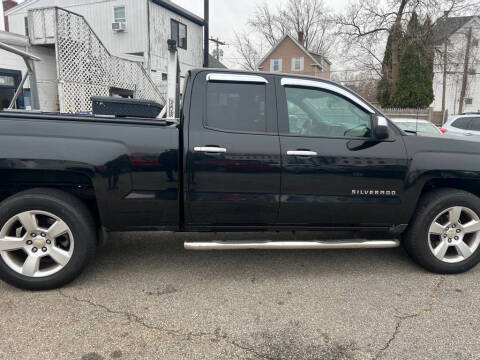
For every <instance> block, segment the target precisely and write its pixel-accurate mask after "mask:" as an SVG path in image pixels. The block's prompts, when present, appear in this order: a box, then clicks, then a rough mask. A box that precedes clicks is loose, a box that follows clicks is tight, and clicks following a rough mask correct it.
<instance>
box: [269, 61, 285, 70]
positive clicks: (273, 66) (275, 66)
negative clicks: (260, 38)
mask: <svg viewBox="0 0 480 360" xmlns="http://www.w3.org/2000/svg"><path fill="white" fill-rule="evenodd" d="M278 71H282V59H271V60H270V72H278Z"/></svg>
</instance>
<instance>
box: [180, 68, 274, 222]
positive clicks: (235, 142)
mask: <svg viewBox="0 0 480 360" xmlns="http://www.w3.org/2000/svg"><path fill="white" fill-rule="evenodd" d="M191 98H192V100H191V108H190V113H189V135H188V145H187V146H188V151H187V156H186V184H185V186H186V199H185V200H186V201H185V204H186V206H185V214H186V224H187V226H188V225H194V226H195V225H196V226H233V227H235V226H243V225H257V226H258V225H260V226H261V225H269V224H273V223H275V222H276V219H277V216H278V208H279V196H280V142H279V138H278V131H277V112H276V101H275V83H274V79H273V77H271V76H268V75H265V76H264V75H262V76H258V75H245V74H233V73H218V72H200V73H198V74H197V75H196V77H195V80H194V84H193V90H192V97H191Z"/></svg>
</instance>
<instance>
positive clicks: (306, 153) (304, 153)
mask: <svg viewBox="0 0 480 360" xmlns="http://www.w3.org/2000/svg"><path fill="white" fill-rule="evenodd" d="M287 155H293V156H317V155H318V153H317V152H316V151H310V150H288V151H287Z"/></svg>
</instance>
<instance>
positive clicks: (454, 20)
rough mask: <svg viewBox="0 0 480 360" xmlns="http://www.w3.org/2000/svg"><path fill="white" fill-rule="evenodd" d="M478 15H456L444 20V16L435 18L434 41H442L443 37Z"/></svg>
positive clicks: (445, 37) (446, 36)
mask: <svg viewBox="0 0 480 360" xmlns="http://www.w3.org/2000/svg"><path fill="white" fill-rule="evenodd" d="M474 18H479V19H480V17H478V16H456V17H448V18H447V19H446V21H445V17H442V18H440V19H438V20H437V22H436V23H435V27H434V28H433V34H434V39H435V42H436V43H439V42H443V41H444V40H445V39H447V38H448V37H450V36H451V35H452V34H454V33H456V32H457V31H458V30H460V28H461V27H462V26H463V25H465V24H466V23H468V22H469V21H470V20H472V19H474Z"/></svg>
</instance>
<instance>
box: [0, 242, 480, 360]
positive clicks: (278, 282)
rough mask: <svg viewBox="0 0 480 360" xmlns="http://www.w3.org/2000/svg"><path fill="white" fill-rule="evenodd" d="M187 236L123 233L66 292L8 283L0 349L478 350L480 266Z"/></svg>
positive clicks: (11, 352)
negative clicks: (228, 244) (446, 269)
mask: <svg viewBox="0 0 480 360" xmlns="http://www.w3.org/2000/svg"><path fill="white" fill-rule="evenodd" d="M209 236H211V235H210V234H203V235H200V234H192V235H188V238H189V239H192V238H208V237H209ZM237 236H244V237H245V236H251V235H250V234H239V235H237ZM265 236H268V235H265ZM186 237H187V236H186V235H182V234H168V233H167V234H162V235H159V234H155V233H122V234H114V235H112V237H111V239H110V241H109V243H108V245H107V246H106V247H105V248H103V249H99V252H98V254H97V257H96V259H95V261H94V262H93V264H92V265H91V266H90V267H89V268H88V269H87V270H86V271H85V272H84V273H83V274H82V275H81V276H80V277H79V278H78V279H77V280H76V281H74V282H73V283H71V284H70V285H68V286H66V287H64V288H62V289H60V290H54V291H48V292H26V291H21V290H17V289H15V288H13V287H11V286H9V285H7V284H5V283H3V282H0V314H1V315H0V316H1V327H0V359H83V360H86V359H90V360H100V359H268V360H273V359H275V360H277V359H278V360H281V359H295V360H304V359H305V360H307V359H322V360H323V359H440V358H442V359H478V358H480V340H479V339H480V281H479V279H480V267H477V268H476V269H473V270H472V271H470V272H468V273H466V274H461V275H456V276H441V275H435V274H431V273H428V272H426V271H424V270H422V269H421V268H419V267H417V266H416V265H414V264H413V263H412V262H411V261H410V259H409V258H408V257H407V255H406V254H405V253H404V251H403V250H402V249H401V248H398V249H381V250H331V251H304V250H302V251H238V252H230V251H228V252H215V251H213V252H188V251H185V250H183V240H184V239H185V238H186Z"/></svg>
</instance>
